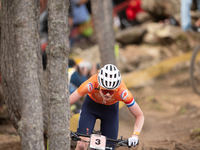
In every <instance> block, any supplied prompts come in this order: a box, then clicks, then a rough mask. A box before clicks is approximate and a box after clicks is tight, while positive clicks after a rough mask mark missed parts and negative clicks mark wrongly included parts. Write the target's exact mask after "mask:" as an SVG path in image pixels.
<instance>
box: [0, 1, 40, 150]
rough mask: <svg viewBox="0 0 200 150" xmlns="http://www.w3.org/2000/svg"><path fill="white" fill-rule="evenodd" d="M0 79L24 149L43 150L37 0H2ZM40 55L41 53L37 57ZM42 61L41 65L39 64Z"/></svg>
mask: <svg viewBox="0 0 200 150" xmlns="http://www.w3.org/2000/svg"><path fill="white" fill-rule="evenodd" d="M1 4H2V5H1V6H2V10H1V11H2V21H1V22H2V33H1V50H0V55H1V75H2V76H1V77H2V78H1V79H2V87H3V93H4V98H5V103H6V105H7V109H8V111H9V114H10V117H11V120H12V121H13V123H14V126H15V128H16V129H17V131H18V133H19V135H20V138H21V146H22V149H23V150H27V149H28V150H43V149H44V144H43V117H42V116H43V115H42V114H43V112H42V102H41V95H40V82H39V79H38V69H42V61H41V59H38V56H37V53H38V51H40V42H39V34H38V19H39V0H20V1H13V0H1ZM40 58H41V57H40ZM38 61H41V65H38V64H39V63H38Z"/></svg>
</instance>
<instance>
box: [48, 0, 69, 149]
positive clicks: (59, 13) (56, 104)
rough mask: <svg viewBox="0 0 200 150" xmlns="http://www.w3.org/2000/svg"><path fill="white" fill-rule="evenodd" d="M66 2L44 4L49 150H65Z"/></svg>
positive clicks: (66, 100) (66, 78)
mask: <svg viewBox="0 0 200 150" xmlns="http://www.w3.org/2000/svg"><path fill="white" fill-rule="evenodd" d="M68 9H69V0H49V2H48V12H49V17H48V29H49V31H48V32H49V36H48V44H47V58H48V63H47V71H48V88H49V93H50V119H49V135H48V138H49V150H69V149H70V137H69V135H70V134H69V116H70V107H69V97H68V96H69V89H68V88H69V87H68V55H69V52H70V49H69V39H68V37H69V27H68Z"/></svg>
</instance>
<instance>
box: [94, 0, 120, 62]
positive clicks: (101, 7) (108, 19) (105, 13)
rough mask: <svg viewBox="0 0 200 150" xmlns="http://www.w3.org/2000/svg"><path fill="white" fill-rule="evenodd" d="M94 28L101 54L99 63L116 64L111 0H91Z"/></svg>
mask: <svg viewBox="0 0 200 150" xmlns="http://www.w3.org/2000/svg"><path fill="white" fill-rule="evenodd" d="M91 4H92V15H93V20H94V29H95V34H96V37H97V42H98V45H99V50H100V54H101V65H102V66H104V65H105V64H108V63H111V64H116V60H115V54H114V44H115V40H114V39H115V38H114V29H113V16H112V10H113V9H112V8H113V6H112V1H110V0H91Z"/></svg>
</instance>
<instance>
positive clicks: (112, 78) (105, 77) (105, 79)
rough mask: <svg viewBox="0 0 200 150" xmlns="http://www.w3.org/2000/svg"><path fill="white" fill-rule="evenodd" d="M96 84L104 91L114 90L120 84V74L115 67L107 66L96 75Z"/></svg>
mask: <svg viewBox="0 0 200 150" xmlns="http://www.w3.org/2000/svg"><path fill="white" fill-rule="evenodd" d="M98 83H99V85H100V86H101V87H103V88H105V89H116V88H118V87H119V85H120V83H121V74H120V72H119V70H118V69H117V67H116V66H115V65H112V64H107V65H105V66H104V67H103V68H101V70H100V71H99V74H98Z"/></svg>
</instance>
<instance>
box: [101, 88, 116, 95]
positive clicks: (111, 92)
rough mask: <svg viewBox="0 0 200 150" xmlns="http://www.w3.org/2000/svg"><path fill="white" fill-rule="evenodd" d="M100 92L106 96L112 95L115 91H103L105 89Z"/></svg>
mask: <svg viewBox="0 0 200 150" xmlns="http://www.w3.org/2000/svg"><path fill="white" fill-rule="evenodd" d="M101 92H102V93H103V94H104V95H106V94H107V93H109V94H110V95H113V94H114V92H115V91H113V90H105V89H101Z"/></svg>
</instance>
